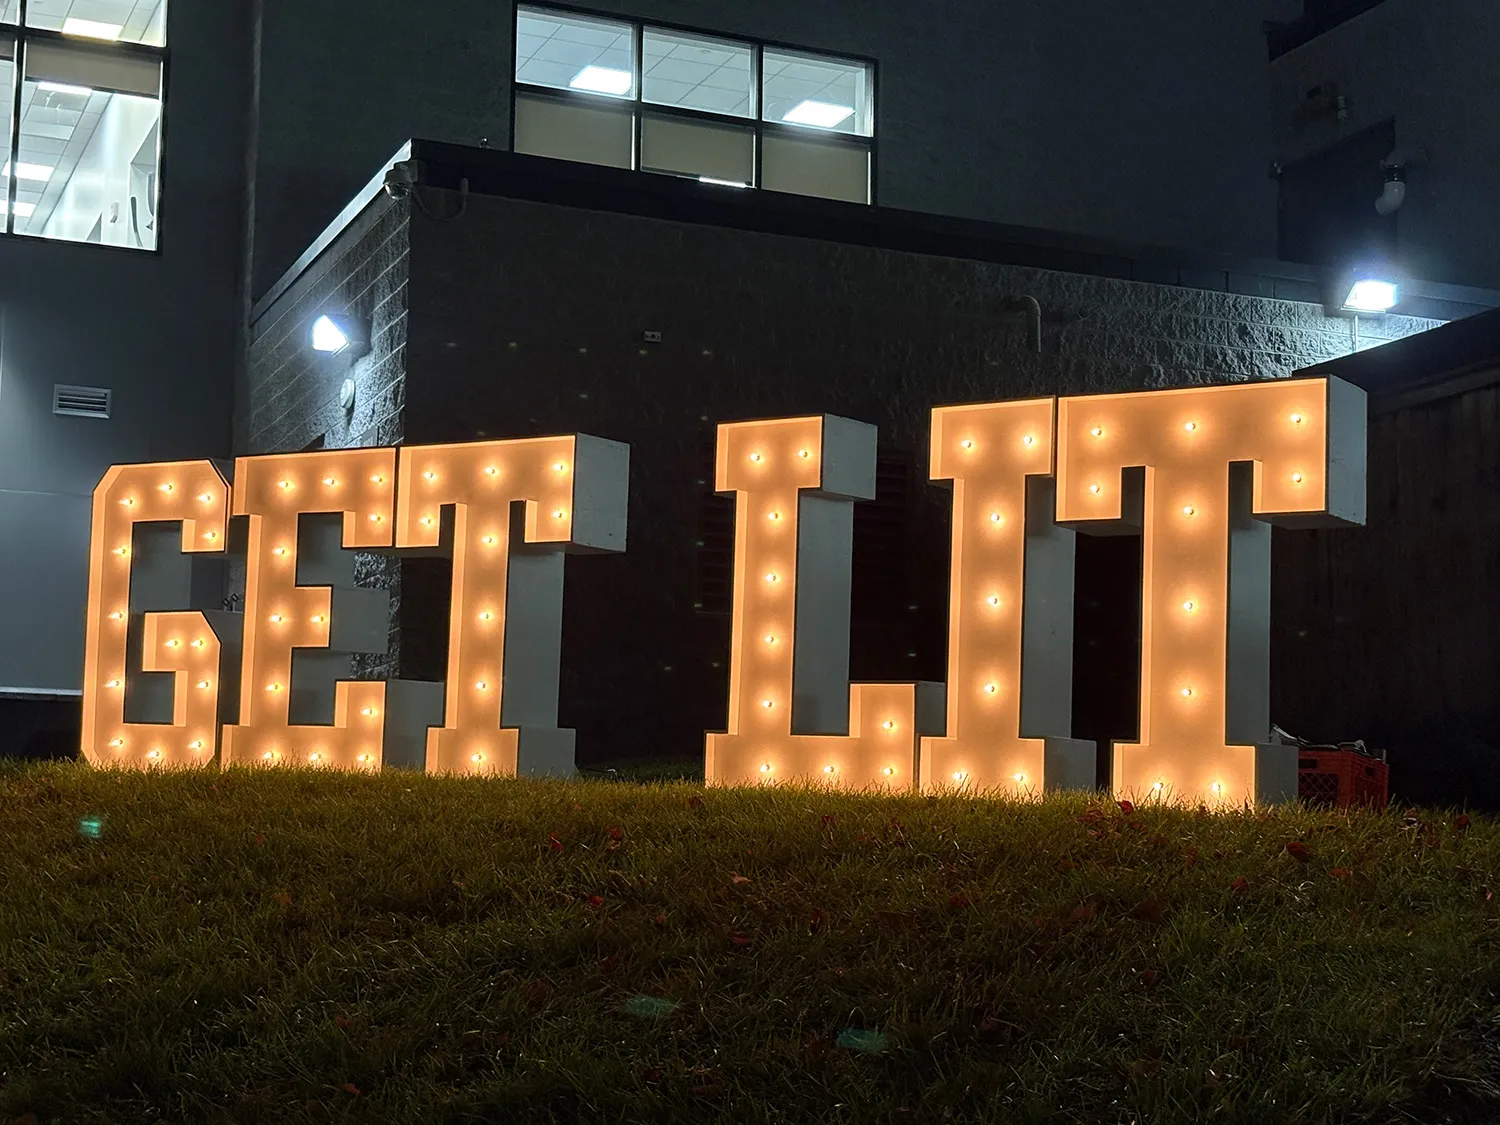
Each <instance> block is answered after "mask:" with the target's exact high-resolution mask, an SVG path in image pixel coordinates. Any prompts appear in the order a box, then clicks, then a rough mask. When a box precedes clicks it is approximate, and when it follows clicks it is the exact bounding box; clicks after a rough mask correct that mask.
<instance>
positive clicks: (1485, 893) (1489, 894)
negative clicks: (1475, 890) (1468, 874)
mask: <svg viewBox="0 0 1500 1125" xmlns="http://www.w3.org/2000/svg"><path fill="white" fill-rule="evenodd" d="M1479 897H1480V898H1482V899H1484V901H1485V902H1490V901H1491V900H1492V899H1494V897H1495V892H1494V891H1492V890H1490V889H1489V888H1488V887H1480V888H1479Z"/></svg>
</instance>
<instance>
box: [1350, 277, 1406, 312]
mask: <svg viewBox="0 0 1500 1125" xmlns="http://www.w3.org/2000/svg"><path fill="white" fill-rule="evenodd" d="M1399 297H1400V291H1399V290H1398V288H1397V286H1396V283H1395V282H1394V281H1378V280H1376V279H1375V278H1370V277H1366V278H1361V279H1360V280H1358V281H1356V282H1355V283H1354V285H1353V287H1352V288H1351V289H1350V290H1349V296H1347V297H1345V298H1344V308H1346V309H1348V310H1349V311H1350V312H1363V313H1383V312H1386V311H1387V310H1389V309H1391V308H1393V307H1394V306H1395V304H1396V301H1397V300H1398V299H1399Z"/></svg>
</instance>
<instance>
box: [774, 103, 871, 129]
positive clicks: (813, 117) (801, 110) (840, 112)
mask: <svg viewBox="0 0 1500 1125" xmlns="http://www.w3.org/2000/svg"><path fill="white" fill-rule="evenodd" d="M853 116H854V107H853V106H847V105H833V104H831V103H830V102H815V101H805V102H799V103H798V104H797V105H794V106H793V107H792V108H791V109H790V110H789V111H788V112H787V113H786V115H785V116H783V117H782V120H783V121H790V122H791V123H792V124H793V125H812V126H814V127H816V128H818V129H832V128H833V127H834V126H835V125H841V124H843V123H844V122H845V121H847V120H849V118H851V117H853Z"/></svg>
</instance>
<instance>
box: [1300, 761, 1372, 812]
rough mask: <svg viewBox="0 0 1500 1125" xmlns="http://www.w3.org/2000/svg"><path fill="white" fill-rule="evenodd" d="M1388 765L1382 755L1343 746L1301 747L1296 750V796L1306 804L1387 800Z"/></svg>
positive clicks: (1346, 805)
mask: <svg viewBox="0 0 1500 1125" xmlns="http://www.w3.org/2000/svg"><path fill="white" fill-rule="evenodd" d="M1390 780H1391V771H1390V767H1389V766H1388V765H1386V763H1385V760H1384V758H1383V757H1380V758H1376V757H1372V756H1371V755H1369V754H1362V753H1360V752H1359V751H1358V750H1355V749H1353V748H1352V747H1347V746H1303V747H1301V748H1299V750H1298V751H1297V796H1299V797H1301V798H1302V800H1304V801H1306V802H1307V803H1308V804H1310V805H1332V806H1333V807H1334V808H1339V809H1347V808H1349V807H1350V806H1351V805H1370V806H1373V807H1374V808H1377V809H1383V808H1385V806H1386V802H1387V801H1389V800H1390Z"/></svg>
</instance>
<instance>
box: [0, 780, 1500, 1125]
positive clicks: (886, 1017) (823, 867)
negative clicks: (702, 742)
mask: <svg viewBox="0 0 1500 1125" xmlns="http://www.w3.org/2000/svg"><path fill="white" fill-rule="evenodd" d="M0 810H3V815H0V1123H3V1122H9V1121H11V1120H12V1119H16V1118H19V1119H21V1120H23V1121H26V1122H30V1120H31V1118H30V1117H28V1116H27V1115H35V1118H36V1120H37V1121H39V1122H43V1123H45V1122H49V1121H60V1122H68V1123H69V1125H73V1123H91V1122H109V1123H111V1125H123V1123H132V1122H173V1123H176V1122H192V1121H208V1122H278V1123H280V1122H303V1121H309V1122H311V1121H381V1122H400V1123H427V1122H507V1123H508V1122H532V1121H549V1120H557V1121H576V1120H586V1121H626V1122H635V1121H691V1122H712V1121H725V1122H812V1121H818V1122H835V1121H837V1122H851V1123H863V1122H875V1121H887V1120H891V1121H911V1122H919V1121H942V1122H947V1121H953V1122H979V1121H986V1122H1004V1123H1010V1122H1022V1123H1024V1122H1075V1121H1083V1122H1111V1123H1112V1122H1120V1123H1125V1122H1131V1121H1135V1122H1140V1123H1142V1125H1158V1123H1160V1125H1166V1123H1179V1122H1180V1123H1184V1125H1186V1123H1193V1125H1198V1123H1203V1122H1257V1123H1259V1122H1264V1123H1267V1125H1271V1123H1275V1125H1282V1123H1286V1122H1331V1121H1364V1120H1370V1121H1412V1120H1416V1121H1421V1122H1438V1121H1445V1120H1449V1119H1450V1116H1449V1115H1450V1114H1452V1115H1453V1118H1452V1119H1457V1120H1464V1121H1469V1120H1472V1121H1492V1120H1495V1119H1497V1118H1500V999H1497V992H1500V901H1497V899H1496V897H1495V895H1493V894H1492V893H1491V889H1493V890H1494V891H1500V825H1497V824H1495V823H1494V822H1492V821H1490V820H1487V819H1481V818H1480V817H1477V816H1476V817H1474V818H1473V823H1472V824H1469V823H1468V822H1467V819H1463V820H1461V819H1460V818H1459V817H1458V815H1457V814H1455V813H1452V812H1420V813H1415V814H1413V815H1412V816H1411V817H1409V818H1408V817H1406V816H1404V815H1403V814H1402V813H1400V812H1392V813H1389V814H1384V815H1375V814H1369V813H1356V814H1349V815H1344V814H1339V813H1334V812H1329V811H1314V810H1307V809H1300V808H1288V809H1283V810H1278V811H1275V812H1269V813H1248V812H1247V813H1234V814H1227V815H1213V816H1210V815H1200V814H1199V813H1197V812H1194V811H1191V810H1172V809H1152V808H1139V809H1136V810H1134V811H1123V810H1122V809H1120V808H1118V807H1116V805H1115V804H1114V803H1113V802H1111V801H1108V800H1104V799H1102V798H1101V799H1084V798H1067V799H1049V800H1047V801H1045V802H1041V803H1033V804H1017V803H1006V802H999V801H976V800H966V799H958V798H947V797H944V798H931V799H929V798H923V797H907V798H878V797H866V796H849V795H837V794H831V793H825V792H820V791H809V790H709V791H705V790H703V789H702V788H701V787H698V786H693V785H691V784H687V783H681V782H675V783H663V784H655V785H639V784H633V783H619V782H603V781H587V782H576V783H558V782H538V781H524V782H516V781H467V780H457V779H445V778H426V777H421V776H413V775H409V774H401V773H388V774H385V775H383V776H377V777H354V776H345V775H339V774H332V773H321V772H312V771H275V772H265V773H259V772H248V771H230V772H227V773H222V774H221V773H200V774H177V775H168V776H143V775H130V774H120V773H111V772H102V771H96V770H91V769H88V768H85V767H80V766H75V765H63V766H57V765H52V766H32V767H11V768H8V769H4V770H0Z"/></svg>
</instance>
